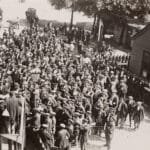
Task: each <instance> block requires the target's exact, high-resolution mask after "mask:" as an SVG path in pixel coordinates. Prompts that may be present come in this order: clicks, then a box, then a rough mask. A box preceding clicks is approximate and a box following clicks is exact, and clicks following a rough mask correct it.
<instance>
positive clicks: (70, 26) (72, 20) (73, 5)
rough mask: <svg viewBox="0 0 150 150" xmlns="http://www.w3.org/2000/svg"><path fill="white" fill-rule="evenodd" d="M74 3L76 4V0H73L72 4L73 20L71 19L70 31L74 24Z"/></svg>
mask: <svg viewBox="0 0 150 150" xmlns="http://www.w3.org/2000/svg"><path fill="white" fill-rule="evenodd" d="M74 5H75V0H72V6H71V20H70V31H72V26H73V19H74Z"/></svg>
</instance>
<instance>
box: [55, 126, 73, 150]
mask: <svg viewBox="0 0 150 150" xmlns="http://www.w3.org/2000/svg"><path fill="white" fill-rule="evenodd" d="M69 138H70V134H69V132H68V131H67V129H65V128H63V129H60V131H59V132H58V134H57V140H56V143H57V146H58V147H59V148H60V149H61V150H69V149H70V144H69Z"/></svg>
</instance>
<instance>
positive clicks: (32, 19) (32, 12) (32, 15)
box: [26, 8, 39, 27]
mask: <svg viewBox="0 0 150 150" xmlns="http://www.w3.org/2000/svg"><path fill="white" fill-rule="evenodd" d="M26 18H27V21H28V23H29V24H30V27H32V26H33V25H34V24H37V22H38V20H39V19H38V16H37V14H36V9H34V8H28V10H27V11H26Z"/></svg>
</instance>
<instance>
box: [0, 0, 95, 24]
mask: <svg viewBox="0 0 150 150" xmlns="http://www.w3.org/2000/svg"><path fill="white" fill-rule="evenodd" d="M0 7H1V8H2V10H3V17H4V20H8V19H16V18H17V17H19V18H25V11H26V10H27V9H28V8H29V7H30V8H35V9H36V10H37V15H38V16H39V18H41V19H48V20H58V21H62V22H70V17H71V10H59V11H58V10H55V9H54V8H53V7H52V6H50V4H49V3H48V2H47V0H26V2H25V3H19V0H0ZM92 20H93V19H90V18H87V17H86V16H83V14H81V13H75V16H74V23H76V22H79V21H83V22H84V21H87V22H91V21H92Z"/></svg>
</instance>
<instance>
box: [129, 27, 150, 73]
mask: <svg viewBox="0 0 150 150" xmlns="http://www.w3.org/2000/svg"><path fill="white" fill-rule="evenodd" d="M143 51H149V52H150V29H148V30H147V31H146V32H145V33H143V35H141V36H139V37H137V38H136V39H134V40H133V45H132V52H131V60H130V64H129V68H130V71H131V72H133V73H135V74H137V75H140V73H141V66H142V59H143Z"/></svg>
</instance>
